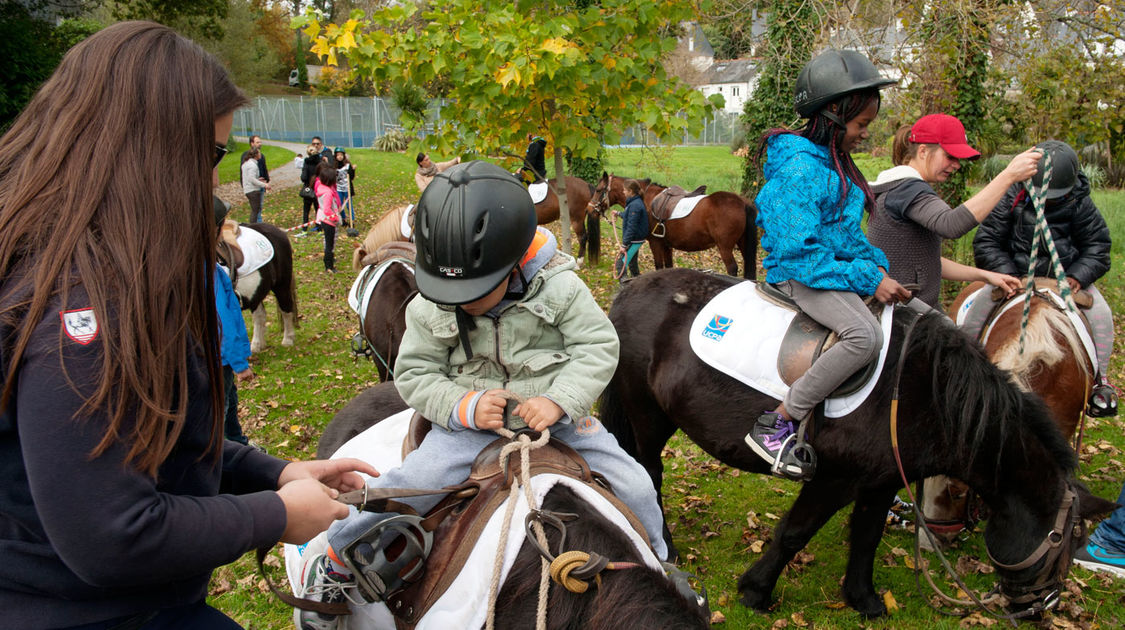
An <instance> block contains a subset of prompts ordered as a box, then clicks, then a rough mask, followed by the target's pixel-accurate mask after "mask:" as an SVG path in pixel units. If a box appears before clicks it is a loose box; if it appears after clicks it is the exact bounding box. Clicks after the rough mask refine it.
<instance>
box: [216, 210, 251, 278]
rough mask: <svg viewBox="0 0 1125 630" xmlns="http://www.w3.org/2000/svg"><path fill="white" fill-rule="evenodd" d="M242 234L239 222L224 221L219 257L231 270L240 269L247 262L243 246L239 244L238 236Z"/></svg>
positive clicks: (220, 235) (220, 231)
mask: <svg viewBox="0 0 1125 630" xmlns="http://www.w3.org/2000/svg"><path fill="white" fill-rule="evenodd" d="M241 233H242V228H241V227H240V226H239V225H238V221H232V220H230V219H226V220H224V221H223V225H222V228H221V229H220V230H219V244H218V250H219V255H220V256H221V257H222V258H223V260H225V261H226V263H227V266H228V267H230V268H231V270H234V269H238V268H239V267H241V266H242V263H243V262H245V260H246V258H245V255H244V254H243V253H242V246H241V245H239V244H238V235H239V234H241ZM224 250H225V255H224Z"/></svg>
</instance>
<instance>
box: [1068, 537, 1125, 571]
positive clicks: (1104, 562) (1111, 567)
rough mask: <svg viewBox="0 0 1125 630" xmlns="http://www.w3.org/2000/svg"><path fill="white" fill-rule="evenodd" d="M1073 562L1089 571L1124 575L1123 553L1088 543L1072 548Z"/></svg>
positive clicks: (1124, 559) (1124, 561) (1124, 560)
mask: <svg viewBox="0 0 1125 630" xmlns="http://www.w3.org/2000/svg"><path fill="white" fill-rule="evenodd" d="M1074 564H1077V565H1078V566H1080V567H1082V568H1084V569H1089V570H1091V571H1101V572H1103V573H1112V574H1113V575H1116V576H1117V577H1125V553H1118V552H1116V551H1111V550H1109V549H1106V548H1105V547H1102V546H1099V545H1095V544H1094V543H1088V544H1085V545H1082V546H1081V547H1079V548H1078V549H1076V550H1074Z"/></svg>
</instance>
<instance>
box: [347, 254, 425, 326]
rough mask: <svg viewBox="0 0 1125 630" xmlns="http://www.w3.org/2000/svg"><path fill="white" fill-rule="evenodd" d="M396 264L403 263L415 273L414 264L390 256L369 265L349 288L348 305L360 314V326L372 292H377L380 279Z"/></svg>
mask: <svg viewBox="0 0 1125 630" xmlns="http://www.w3.org/2000/svg"><path fill="white" fill-rule="evenodd" d="M395 264H398V265H402V266H403V267H406V269H407V270H408V271H410V273H414V267H413V265H408V264H406V262H405V261H404V260H402V259H401V258H390V259H387V260H384V261H383V262H381V263H379V264H378V265H367V266H366V267H364V268H363V270H361V271H360V272H359V275H357V276H356V278H355V282H352V288H351V289H349V290H348V306H350V307H352V310H353V311H355V314H356V315H359V323H360V326H363V318H364V316H365V315H366V314H367V305H368V304H369V303H370V302H371V294H372V293H374V292H375V287H376V286H378V285H379V280H380V279H382V277H383V274H384V273H385V272H386V271H387V269H388V268H390V266H391V265H395Z"/></svg>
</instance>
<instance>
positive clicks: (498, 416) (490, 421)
mask: <svg viewBox="0 0 1125 630" xmlns="http://www.w3.org/2000/svg"><path fill="white" fill-rule="evenodd" d="M503 393H504V390H502V389H490V390H488V391H487V392H485V393H484V395H482V396H481V397H480V400H478V401H477V408H476V411H475V412H474V414H473V421H474V422H475V423H476V425H477V428H478V429H481V430H488V431H492V430H495V429H499V428H500V427H502V426H504V407H506V406H507V404H508V399H507V398H505V397H504V396H503Z"/></svg>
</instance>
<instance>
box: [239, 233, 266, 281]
mask: <svg viewBox="0 0 1125 630" xmlns="http://www.w3.org/2000/svg"><path fill="white" fill-rule="evenodd" d="M238 246H239V247H240V248H242V264H241V265H239V267H238V275H240V276H245V275H249V274H250V273H253V272H255V271H257V270H259V269H261V268H262V267H264V266H266V263H268V262H269V261H271V260H273V243H271V242H270V241H269V239H268V238H266V236H265V235H264V234H262V233H261V232H259V231H257V230H255V229H253V228H248V227H246V226H245V225H243V226H241V229H240V230H239V231H238Z"/></svg>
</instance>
